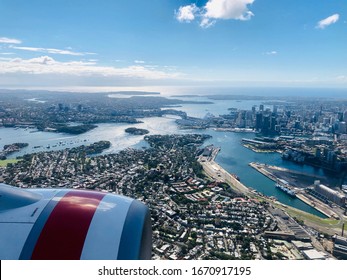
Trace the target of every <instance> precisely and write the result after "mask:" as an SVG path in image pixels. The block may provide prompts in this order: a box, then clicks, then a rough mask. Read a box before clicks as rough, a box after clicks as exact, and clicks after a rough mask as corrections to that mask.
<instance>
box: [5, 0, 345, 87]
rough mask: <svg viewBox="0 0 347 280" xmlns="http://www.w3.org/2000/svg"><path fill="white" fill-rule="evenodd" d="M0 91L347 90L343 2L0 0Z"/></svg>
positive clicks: (340, 0)
mask: <svg viewBox="0 0 347 280" xmlns="http://www.w3.org/2000/svg"><path fill="white" fill-rule="evenodd" d="M0 12H1V17H0V88H35V87H40V88H55V87H64V88H69V87H71V88H74V87H100V88H102V87H137V86H139V87H140V86H180V85H183V86H203V85H209V86H219V85H223V86H245V87H247V86H304V87H341V88H347V2H346V0H300V1H299V0H296V1H294V0H204V1H202V0H201V1H199V0H195V1H191V0H190V1H189V0H150V1H144V0H88V1H85V0H74V1H71V0H50V1H47V0H45V1H43V0H31V1H27V0H0Z"/></svg>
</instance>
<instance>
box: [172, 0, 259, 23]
mask: <svg viewBox="0 0 347 280" xmlns="http://www.w3.org/2000/svg"><path fill="white" fill-rule="evenodd" d="M254 1H255V0H209V1H208V2H207V3H206V5H205V6H203V7H197V6H196V5H195V4H191V5H187V6H181V7H180V8H179V9H178V11H177V12H176V19H177V20H178V21H179V22H191V21H194V20H195V19H196V18H199V20H200V26H201V27H203V28H208V27H210V26H212V25H213V24H215V22H216V20H220V19H224V20H230V19H233V20H250V19H251V17H252V16H254V14H253V13H252V12H251V11H250V10H249V9H248V6H249V5H251V4H252V3H253V2H254Z"/></svg>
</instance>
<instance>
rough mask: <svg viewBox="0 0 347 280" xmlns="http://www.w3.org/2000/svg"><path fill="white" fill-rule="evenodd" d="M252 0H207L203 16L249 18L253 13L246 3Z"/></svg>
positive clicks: (248, 3) (250, 2)
mask: <svg viewBox="0 0 347 280" xmlns="http://www.w3.org/2000/svg"><path fill="white" fill-rule="evenodd" d="M253 2H254V0H209V1H208V2H207V3H206V6H205V7H204V9H205V13H204V15H203V16H204V17H206V18H212V19H238V20H249V19H251V17H252V16H253V15H254V14H253V13H252V12H251V11H249V10H248V5H250V4H252V3H253Z"/></svg>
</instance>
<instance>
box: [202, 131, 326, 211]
mask: <svg viewBox="0 0 347 280" xmlns="http://www.w3.org/2000/svg"><path fill="white" fill-rule="evenodd" d="M208 134H209V135H211V136H212V137H213V138H212V139H209V140H208V141H207V142H206V144H213V145H215V146H217V147H221V151H220V152H219V154H218V156H217V158H216V162H217V163H218V164H220V165H221V166H222V167H223V168H224V169H225V170H227V171H228V172H230V173H234V174H237V175H238V176H239V177H240V180H241V182H242V183H243V184H245V185H246V186H248V187H251V188H253V189H255V190H257V191H259V192H261V193H263V194H265V195H267V196H274V197H276V198H277V200H278V201H280V202H281V203H284V204H287V205H290V206H292V207H295V208H298V209H300V210H303V211H306V212H308V213H311V214H314V215H317V216H319V217H325V216H324V215H323V214H321V213H320V212H319V211H317V210H315V209H314V208H312V207H311V206H309V205H307V204H306V203H304V202H302V201H301V200H299V199H297V198H292V197H291V196H289V195H287V194H285V193H284V192H282V191H280V190H279V189H277V188H275V183H274V182H273V181H272V180H270V179H268V178H267V177H266V176H264V175H262V174H261V173H259V172H258V171H256V170H255V169H253V168H252V167H250V166H249V165H248V164H249V163H250V162H260V163H266V164H271V165H277V166H281V167H284V168H290V169H294V170H297V171H302V172H307V173H314V174H317V175H323V174H322V171H321V170H317V169H314V168H312V167H310V166H301V165H296V164H294V163H292V162H288V161H283V160H282V159H281V157H280V155H279V154H278V153H255V152H253V151H251V150H249V149H247V148H245V147H243V146H242V145H241V138H244V137H253V136H254V134H252V133H234V132H218V131H212V130H209V131H208ZM312 183H313V182H312Z"/></svg>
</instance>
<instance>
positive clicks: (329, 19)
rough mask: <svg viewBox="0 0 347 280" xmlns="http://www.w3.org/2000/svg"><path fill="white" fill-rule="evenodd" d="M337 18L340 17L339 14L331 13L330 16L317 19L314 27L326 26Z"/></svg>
mask: <svg viewBox="0 0 347 280" xmlns="http://www.w3.org/2000/svg"><path fill="white" fill-rule="evenodd" d="M339 18H340V15H339V14H333V15H331V16H330V17H327V18H325V19H322V20H321V21H319V22H318V23H317V25H316V28H319V29H324V28H325V27H327V26H329V25H331V24H333V23H336V22H337V21H338V20H339Z"/></svg>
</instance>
